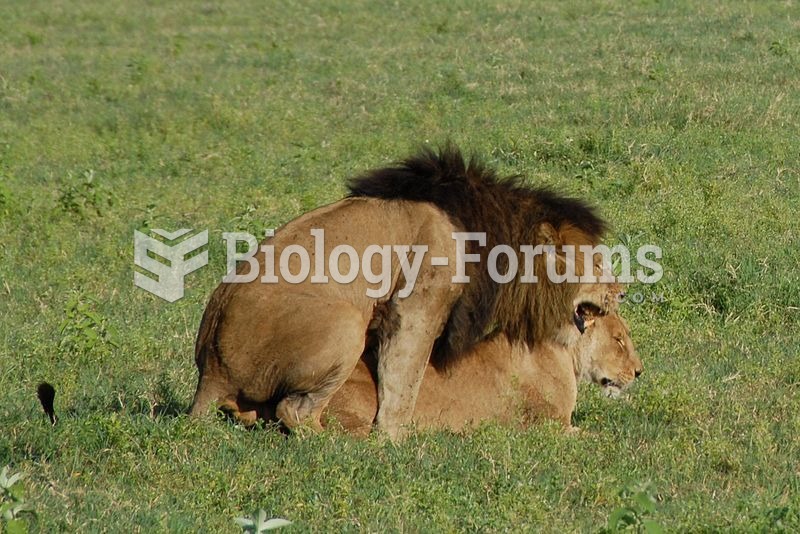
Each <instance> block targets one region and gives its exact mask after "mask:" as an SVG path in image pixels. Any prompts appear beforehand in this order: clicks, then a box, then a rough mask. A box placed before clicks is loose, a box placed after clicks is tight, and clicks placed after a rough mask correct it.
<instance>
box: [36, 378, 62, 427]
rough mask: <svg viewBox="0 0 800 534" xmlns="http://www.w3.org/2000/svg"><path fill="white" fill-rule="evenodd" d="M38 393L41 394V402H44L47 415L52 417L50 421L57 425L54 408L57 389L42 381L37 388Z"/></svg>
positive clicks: (43, 406) (43, 407)
mask: <svg viewBox="0 0 800 534" xmlns="http://www.w3.org/2000/svg"><path fill="white" fill-rule="evenodd" d="M36 394H37V395H38V396H39V402H41V403H42V409H44V413H46V414H47V417H49V418H50V423H51V424H53V425H55V424H56V422H57V421H58V418H57V417H56V411H55V408H54V401H55V398H56V389H55V388H54V387H53V386H52V385H50V384H48V383H47V382H42V383H41V384H39V387H37V388H36Z"/></svg>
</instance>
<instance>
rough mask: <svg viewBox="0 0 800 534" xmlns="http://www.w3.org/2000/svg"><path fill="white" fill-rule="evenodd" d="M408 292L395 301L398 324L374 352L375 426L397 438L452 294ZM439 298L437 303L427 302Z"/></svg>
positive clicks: (410, 412) (407, 420)
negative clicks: (376, 382) (376, 410)
mask: <svg viewBox="0 0 800 534" xmlns="http://www.w3.org/2000/svg"><path fill="white" fill-rule="evenodd" d="M432 293H434V292H432V291H431V292H427V291H426V292H420V293H418V294H412V295H411V296H409V297H408V298H406V299H402V300H399V301H397V302H396V303H395V307H396V312H397V314H398V316H399V318H400V325H399V327H398V328H397V330H396V331H394V332H393V333H392V334H391V335H390V336H388V338H387V339H385V340H384V342H383V343H382V344H381V347H380V350H379V353H378V414H377V416H376V418H375V427H376V428H377V429H378V430H379V431H381V432H385V433H386V434H388V436H389V437H390V438H391V439H393V440H397V439H400V438H402V437H403V436H404V434H405V432H406V429H404V426H407V425H408V424H409V423H410V422H411V417H412V415H413V413H414V406H415V405H416V401H417V395H418V394H419V388H420V384H421V383H422V377H423V375H424V373H425V367H426V366H427V364H428V359H429V358H430V354H431V350H432V348H433V343H434V341H435V340H436V338H437V337H438V336H439V334H440V333H441V331H442V328H443V327H444V322H445V320H446V318H447V313H448V311H449V309H450V305H451V301H452V296H451V291H450V290H449V289H447V290H444V292H443V293H442V294H440V295H436V294H432ZM432 302H439V305H438V306H431V303H432Z"/></svg>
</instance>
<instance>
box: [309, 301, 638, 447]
mask: <svg viewBox="0 0 800 534" xmlns="http://www.w3.org/2000/svg"><path fill="white" fill-rule="evenodd" d="M562 334H563V337H562V338H561V339H560V341H547V342H545V343H542V344H539V345H537V347H536V348H535V349H534V350H530V349H528V347H527V346H526V345H525V344H524V343H514V344H512V343H511V342H509V340H508V339H507V338H506V337H505V336H504V335H498V336H495V337H494V338H492V339H490V340H487V341H483V342H481V343H479V344H478V345H476V346H475V347H474V348H473V350H472V352H471V354H469V357H468V358H463V359H461V360H459V361H458V362H457V363H455V364H454V365H452V366H450V367H449V368H448V370H447V371H439V370H437V369H436V368H435V367H434V366H433V365H428V367H427V369H426V370H425V377H424V378H423V381H422V386H421V387H420V392H419V396H418V398H417V404H416V407H415V409H414V415H413V424H414V426H415V427H416V428H417V429H425V428H438V429H449V430H454V431H462V430H465V429H468V428H471V427H474V426H475V425H477V424H479V423H481V422H485V421H496V422H500V423H506V424H512V425H522V426H524V425H527V424H529V423H531V422H533V421H536V420H540V419H553V420H556V421H559V422H561V423H562V424H563V425H564V426H565V427H566V428H571V418H572V413H573V411H574V409H575V402H576V399H577V393H578V382H579V381H586V382H595V383H597V384H602V383H606V384H607V385H606V387H608V388H619V389H623V388H624V387H626V386H627V385H628V384H630V383H631V382H632V381H633V379H634V378H635V377H636V376H638V375H639V374H640V373H641V372H642V362H641V360H640V359H639V356H638V354H637V353H636V350H635V348H634V346H633V342H632V341H631V338H630V333H629V330H628V327H627V325H626V324H625V322H624V321H623V320H622V318H621V317H620V316H619V315H617V314H616V313H612V314H609V315H606V316H604V317H598V318H596V319H595V320H594V323H593V325H592V326H590V327H589V328H587V330H586V332H585V333H584V334H583V335H580V334H578V333H577V332H575V329H574V327H572V326H571V325H569V326H567V327H564V328H563V329H562ZM608 381H610V382H608ZM612 384H613V385H612ZM377 409H378V404H377V395H376V384H375V362H374V359H373V358H372V357H371V356H370V355H368V354H367V355H365V356H364V357H363V358H362V359H361V361H360V362H359V363H358V365H357V366H356V368H355V370H354V371H353V374H352V375H350V378H348V380H347V382H345V384H344V386H342V388H341V389H340V390H339V391H338V392H337V393H336V395H334V397H333V399H332V400H331V403H330V405H329V406H328V409H327V410H326V411H325V414H324V418H325V420H326V424H333V425H334V426H341V427H342V428H343V429H344V430H346V431H347V432H350V433H353V434H356V435H366V434H367V433H368V432H369V430H370V428H371V427H372V423H373V420H374V418H375V414H376V413H377Z"/></svg>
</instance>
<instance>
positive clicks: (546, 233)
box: [536, 222, 560, 245]
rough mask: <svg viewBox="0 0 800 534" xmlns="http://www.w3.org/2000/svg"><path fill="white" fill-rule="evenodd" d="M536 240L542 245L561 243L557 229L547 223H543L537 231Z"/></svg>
mask: <svg viewBox="0 0 800 534" xmlns="http://www.w3.org/2000/svg"><path fill="white" fill-rule="evenodd" d="M536 239H537V241H538V242H539V243H541V244H542V245H557V244H558V243H559V241H560V240H559V236H558V232H556V229H555V228H553V225H552V224H550V223H546V222H543V223H541V224H540V225H539V227H538V228H537V229H536Z"/></svg>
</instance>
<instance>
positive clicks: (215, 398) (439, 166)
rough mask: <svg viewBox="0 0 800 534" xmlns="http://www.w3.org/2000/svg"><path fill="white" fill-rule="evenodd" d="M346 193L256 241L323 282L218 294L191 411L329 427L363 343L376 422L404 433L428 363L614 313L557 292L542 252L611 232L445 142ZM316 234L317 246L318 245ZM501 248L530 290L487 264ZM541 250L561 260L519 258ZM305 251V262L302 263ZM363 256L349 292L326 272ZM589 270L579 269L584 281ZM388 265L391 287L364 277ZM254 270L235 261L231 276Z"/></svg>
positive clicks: (357, 182) (502, 263) (572, 289)
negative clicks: (330, 407) (372, 373)
mask: <svg viewBox="0 0 800 534" xmlns="http://www.w3.org/2000/svg"><path fill="white" fill-rule="evenodd" d="M349 189H350V194H349V196H348V197H346V198H345V199H343V200H340V201H338V202H335V203H333V204H330V205H327V206H323V207H321V208H318V209H315V210H313V211H311V212H308V213H306V214H304V215H301V216H300V217H298V218H297V219H294V220H292V221H290V222H289V223H287V224H286V225H285V226H283V227H282V228H280V229H279V230H278V231H277V232H276V233H275V235H274V236H273V237H271V238H268V239H267V240H265V241H264V243H263V245H262V249H264V250H267V249H268V248H271V250H272V251H273V259H274V258H278V257H281V258H282V261H283V258H284V256H285V257H286V258H287V259H286V266H287V267H288V270H289V272H291V273H298V272H301V271H303V269H306V270H308V265H309V264H310V265H314V266H315V267H317V266H321V267H322V270H323V273H316V274H315V276H314V277H312V278H311V279H309V278H308V277H306V278H304V279H302V280H292V281H291V283H290V281H287V280H284V279H279V280H278V281H277V282H275V281H273V282H271V283H262V282H261V280H259V279H258V278H255V279H254V280H252V281H251V282H248V283H225V282H223V283H222V284H220V285H219V286H218V287H217V289H216V290H215V291H214V292H213V294H212V295H211V298H210V300H209V303H208V305H207V306H206V309H205V312H204V314H203V318H202V320H201V323H200V328H199V332H198V335H197V341H196V344H195V362H196V365H197V369H198V374H199V378H198V385H197V390H196V393H195V396H194V400H193V402H192V406H191V408H190V414H191V415H193V416H200V415H202V414H205V413H207V412H208V410H209V409H210V407H211V406H212V405H214V404H216V405H217V406H219V407H223V408H228V409H230V410H233V411H235V412H245V411H247V409H248V407H253V406H267V407H268V408H267V409H266V411H267V412H271V413H268V414H266V416H267V418H271V417H274V418H276V419H278V420H280V421H281V423H282V424H283V425H284V426H285V427H286V428H288V429H292V428H294V427H296V426H298V425H301V424H303V425H309V426H311V427H312V428H315V429H321V428H322V425H321V421H320V417H321V414H322V412H323V410H324V408H325V407H326V406H327V404H328V403H329V402H330V400H331V398H332V397H333V395H334V394H335V393H336V391H337V390H338V389H339V388H340V387H341V386H342V384H344V383H345V381H346V380H347V378H348V377H349V376H350V375H351V373H352V371H353V369H354V368H355V367H356V365H357V364H358V362H359V360H360V358H361V355H362V353H363V352H364V349H365V345H366V339H367V337H368V336H369V337H371V338H374V339H377V340H378V342H377V346H378V350H377V351H376V355H377V370H376V382H377V398H378V411H377V414H376V417H375V426H376V428H377V429H378V430H379V431H380V432H383V433H385V434H388V436H389V437H390V438H391V439H398V438H400V437H402V435H403V433H404V430H403V429H404V427H405V425H407V424H408V423H409V422H410V420H411V416H412V413H413V408H414V404H415V402H416V398H417V393H418V390H419V385H420V382H421V380H422V375H423V373H424V371H425V368H426V366H427V363H428V360H429V357H430V356H431V354H434V355H435V357H436V358H438V359H439V360H440V361H441V362H444V365H447V364H451V363H453V362H456V361H458V360H459V359H461V358H462V357H465V355H468V354H470V351H471V349H472V347H473V346H474V345H476V344H477V343H478V342H480V341H481V340H482V339H484V338H485V337H486V336H487V334H490V333H502V334H504V335H505V336H506V337H507V339H508V340H509V342H511V343H514V344H516V343H520V342H525V343H526V344H527V345H528V346H531V347H534V346H536V344H537V343H541V342H545V341H547V340H548V339H552V338H554V337H556V336H557V333H558V330H559V326H560V325H561V324H562V322H563V321H564V320H569V319H572V320H574V323H575V326H576V327H577V328H578V329H580V328H582V322H583V320H584V319H583V317H584V316H585V314H586V313H587V311H591V310H601V311H603V310H605V309H606V304H605V303H604V302H603V300H602V298H601V297H599V296H598V295H599V294H601V293H602V292H598V291H597V290H596V288H595V287H594V286H595V285H596V284H582V283H556V282H552V281H550V279H549V278H548V276H547V274H546V269H547V261H548V260H547V259H546V258H549V257H551V256H555V257H556V259H557V260H559V261H560V263H561V264H563V263H564V262H565V260H564V258H565V252H564V248H565V245H574V246H580V245H596V244H598V243H599V242H600V240H601V239H602V236H603V234H604V232H605V227H606V225H605V222H604V221H603V220H602V219H601V218H600V217H599V216H598V215H597V213H596V212H595V210H594V209H593V208H592V207H590V206H589V205H587V204H586V203H585V202H583V201H581V200H578V199H574V198H568V197H563V196H560V195H558V194H556V193H554V192H552V191H550V190H548V189H543V188H529V187H525V186H523V185H522V184H521V182H520V180H519V179H517V178H514V177H510V178H502V179H501V178H498V177H497V176H496V175H495V173H494V172H493V171H491V170H489V169H487V168H486V167H484V166H483V165H481V164H480V163H479V162H477V161H476V160H475V159H474V158H473V159H472V160H470V161H469V162H466V161H465V160H464V158H463V157H462V156H461V153H460V152H459V151H458V150H457V149H455V148H452V147H446V148H444V149H442V150H440V151H439V152H433V151H430V150H426V151H423V152H422V154H420V155H418V156H415V157H412V158H409V159H407V160H405V161H404V162H403V163H402V164H399V165H398V166H394V167H388V168H384V169H379V170H376V171H373V172H371V173H368V174H366V175H365V176H362V177H360V178H356V179H354V180H352V181H351V182H350V184H349ZM320 229H322V230H324V243H322V245H319V243H318V242H317V241H316V239H315V237H316V234H315V232H317V233H318V231H319V230H320ZM464 232H483V233H484V234H483V239H480V238H475V240H469V239H464V240H463V242H462V244H463V250H459V248H458V246H456V244H454V242H455V241H456V237H457V236H463V235H464V234H463V233H464ZM340 245H349V246H351V247H352V249H353V250H354V251H355V258H356V259H355V260H353V259H352V258H351V257H350V256H348V257H347V258H343V255H342V254H341V253H340V254H339V255H338V256H337V255H336V252H337V250H339V246H340ZM392 245H394V246H395V250H398V245H400V246H404V247H405V249H401V250H404V251H405V252H408V249H409V246H413V245H422V246H424V247H426V248H425V249H422V250H421V251H420V249H414V253H413V254H412V255H405V256H402V255H401V254H400V253H399V252H398V254H397V257H395V256H392V255H390V256H389V261H388V262H387V261H382V260H384V259H385V258H384V257H379V255H377V254H376V253H375V252H376V250H384V247H391V246H392ZM497 245H505V246H506V247H507V248H509V249H510V250H511V251H512V252H513V253H516V254H519V256H518V257H517V256H513V257H514V258H515V259H517V260H518V264H519V265H521V266H522V265H524V266H525V269H526V270H527V269H528V268H529V267H530V268H531V271H532V274H533V275H534V276H535V277H536V279H537V282H536V283H528V282H529V281H530V280H527V281H525V280H523V277H521V276H517V277H513V279H511V280H510V281H509V282H508V283H499V282H496V281H495V280H494V279H493V278H492V276H491V272H490V270H489V268H488V267H487V264H488V263H489V262H488V261H487V260H489V259H490V258H491V250H492V249H493V248H494V247H495V246H497ZM534 245H550V246H552V247H553V248H552V250H553V251H554V254H550V255H548V254H540V255H533V257H532V258H530V257H528V256H527V255H526V256H523V255H522V254H521V253H520V251H521V250H522V248H521V247H524V246H529V247H531V246H534ZM299 249H303V250H304V251H305V252H306V254H307V255H308V259H307V260H305V261H304V259H303V258H302V257H301V254H299V253H295V252H297V251H298V250H299ZM284 251H286V253H284ZM289 252H292V253H289ZM426 257H427V258H431V260H430V261H424V260H425V258H426ZM334 258H335V261H334ZM358 258H361V259H362V265H363V268H364V273H363V274H364V275H363V276H356V277H355V278H354V279H352V281H350V280H348V283H342V282H338V281H336V280H334V277H327V274H333V269H338V272H339V273H340V274H341V273H342V272H343V271H344V272H348V273H350V272H352V267H353V265H354V264H355V265H356V271H357V270H358V269H357V267H358V264H357V260H358ZM498 258H499V260H498ZM326 259H327V262H326ZM511 259H512V255H509V256H508V257H504V256H498V257H495V260H496V261H497V267H496V268H497V270H498V271H499V272H505V271H504V269H508V270H510V268H511V265H510V263H511ZM581 260H582V258H580V257H578V258H577V261H576V262H575V265H576V271H577V274H578V276H580V275H581V274H582V271H581V265H582V261H581ZM268 261H269V260H268V259H267V253H266V252H265V254H263V255H258V256H257V258H253V263H252V264H250V266H249V269H258V273H266V272H271V271H267V270H266V269H265V267H267V266H269V263H268ZM326 265H327V267H328V270H327V271H325V269H324V267H325V266H326ZM381 267H384V268H385V270H386V271H388V272H389V273H390V276H389V277H387V278H388V280H389V283H388V288H382V287H381V285H382V282H380V281H376V279H374V278H368V277H367V270H368V269H371V270H370V273H374V272H375V269H379V268H381ZM415 268H416V269H417V271H416V273H415V272H414V269H415ZM247 270H248V265H247V264H241V265H240V266H239V268H238V270H237V271H236V272H237V273H239V274H244V273H245V272H247ZM526 272H527V271H526ZM529 274H530V273H529ZM414 275H415V276H414ZM318 276H319V277H318ZM266 277H267V275H266V274H265V278H266ZM315 277H318V278H316V279H315ZM270 280H272V279H271V278H270ZM321 282H327V283H321ZM381 289H385V291H384V292H383V293H382V294H381ZM376 295H378V296H376Z"/></svg>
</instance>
